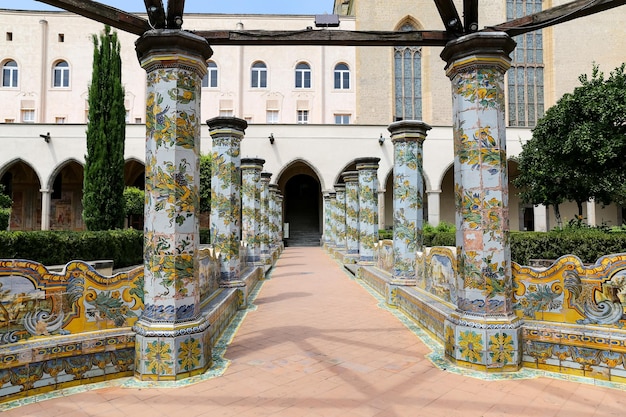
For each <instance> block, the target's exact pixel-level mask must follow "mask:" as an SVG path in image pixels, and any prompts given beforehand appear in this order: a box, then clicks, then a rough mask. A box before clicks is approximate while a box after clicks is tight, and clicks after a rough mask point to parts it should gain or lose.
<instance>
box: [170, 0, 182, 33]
mask: <svg viewBox="0 0 626 417" xmlns="http://www.w3.org/2000/svg"><path fill="white" fill-rule="evenodd" d="M184 8H185V0H168V2H167V28H168V29H180V28H181V27H182V26H183V9H184Z"/></svg>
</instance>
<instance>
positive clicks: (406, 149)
mask: <svg viewBox="0 0 626 417" xmlns="http://www.w3.org/2000/svg"><path fill="white" fill-rule="evenodd" d="M388 130H389V132H390V133H391V142H392V143H393V149H394V158H393V219H394V220H393V272H392V279H391V283H392V284H395V285H415V283H416V276H415V259H416V255H417V251H421V250H422V246H423V244H424V237H423V228H424V173H423V167H422V157H423V143H424V139H426V132H427V131H428V130H430V126H428V125H427V124H426V123H424V122H421V121H416V120H406V121H400V122H395V123H392V124H391V125H389V129H388Z"/></svg>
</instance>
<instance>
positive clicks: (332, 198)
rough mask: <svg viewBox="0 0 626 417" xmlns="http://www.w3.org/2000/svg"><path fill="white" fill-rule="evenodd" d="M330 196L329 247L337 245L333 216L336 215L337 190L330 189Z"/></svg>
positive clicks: (335, 225)
mask: <svg viewBox="0 0 626 417" xmlns="http://www.w3.org/2000/svg"><path fill="white" fill-rule="evenodd" d="M328 196H329V198H330V242H329V245H330V246H331V247H333V248H334V247H335V246H337V223H335V218H336V217H337V192H335V191H331V192H329V193H328Z"/></svg>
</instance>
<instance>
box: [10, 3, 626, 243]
mask: <svg viewBox="0 0 626 417" xmlns="http://www.w3.org/2000/svg"><path fill="white" fill-rule="evenodd" d="M561 3H564V2H562V1H559V0H556V1H551V2H550V1H543V2H542V1H541V0H488V1H483V2H481V9H480V12H481V14H480V16H479V17H480V22H481V27H482V26H489V25H494V24H498V23H502V22H504V21H506V20H509V19H512V18H517V17H521V16H523V15H526V14H529V13H533V12H536V11H540V10H542V9H545V8H548V7H552V6H555V5H558V4H561ZM335 13H336V14H338V15H339V20H340V27H339V28H340V29H343V30H410V29H438V30H439V29H443V24H442V22H441V19H440V17H439V14H438V13H437V9H436V7H435V4H434V3H433V2H432V1H430V0H421V1H414V0H411V1H409V0H391V1H384V2H383V1H382V0H368V1H358V0H336V1H335ZM622 18H626V8H624V7H621V8H616V9H613V10H611V11H610V12H605V13H600V14H597V15H594V16H590V17H585V18H582V19H578V20H574V21H572V22H568V23H563V24H559V25H556V26H554V27H551V28H548V29H543V30H541V31H536V32H532V33H529V34H526V35H523V36H521V37H518V38H516V41H517V48H516V49H515V50H514V51H513V53H512V54H511V58H512V67H511V69H510V70H509V71H508V73H507V78H506V79H507V81H506V82H507V91H506V93H507V97H506V101H507V124H508V127H507V132H506V133H507V153H508V158H509V167H508V170H509V179H513V178H515V175H516V172H517V164H516V163H515V162H514V157H515V155H517V154H519V152H520V151H521V146H522V144H523V143H524V142H525V141H527V140H528V139H530V137H531V135H532V132H531V129H532V127H533V126H534V125H535V124H536V122H537V120H538V119H539V118H540V117H541V116H542V114H543V113H544V111H545V109H547V108H548V107H550V106H552V105H553V104H555V103H556V101H557V100H558V99H559V98H560V97H561V96H562V95H563V94H564V93H566V92H570V91H572V90H573V88H574V87H576V85H577V84H578V76H579V75H580V74H582V73H590V72H591V69H592V65H593V63H594V62H595V63H596V64H598V65H600V68H601V70H603V71H604V72H606V73H608V72H609V71H610V70H612V69H613V68H615V67H617V66H618V65H620V64H621V63H622V62H623V61H624V60H625V58H624V53H623V51H624V50H626V39H625V38H624V36H622V34H621V32H620V31H621V30H623V29H620V28H619V27H618V25H615V23H614V22H618V21H621V20H622ZM0 27H1V28H2V29H1V32H4V33H0V67H1V68H2V84H1V86H0V103H1V105H0V143H2V148H1V149H2V150H1V151H0V181H1V182H2V183H3V184H4V185H5V186H6V188H7V190H8V191H9V193H10V195H11V197H12V198H13V202H14V203H13V210H12V216H11V224H10V229H11V230H39V229H44V230H45V229H71V230H81V229H84V227H85V226H84V224H83V222H82V216H81V212H82V205H81V199H82V182H83V165H84V161H85V152H86V143H85V132H86V122H87V113H88V107H87V90H88V85H89V80H90V78H91V70H92V66H91V61H92V53H93V46H92V41H91V36H92V34H97V33H99V32H100V31H101V30H102V29H103V28H102V25H101V24H98V23H95V22H93V21H90V20H88V19H86V18H83V17H80V16H77V15H74V14H71V13H67V12H33V11H19V10H0ZM184 28H187V29H194V30H216V29H225V30H236V29H265V30H274V29H285V30H334V29H333V28H316V26H315V16H287V15H223V14H189V15H186V17H185V22H184ZM118 36H119V38H120V42H121V45H122V51H121V52H122V62H123V70H122V72H123V80H122V81H123V84H124V88H125V93H126V97H125V105H126V111H127V120H126V122H127V129H126V149H125V158H126V167H125V177H126V183H127V185H135V186H138V187H143V182H144V167H145V161H144V159H145V155H144V154H145V138H146V131H145V121H146V119H145V114H146V105H145V97H146V80H145V77H146V72H145V71H144V70H143V69H142V68H141V67H140V65H139V63H138V60H137V56H136V53H135V49H134V42H135V40H136V37H135V36H134V35H130V34H128V33H124V32H118ZM213 50H214V54H213V56H212V58H211V59H210V61H209V62H208V63H207V67H208V75H207V76H206V77H205V79H204V81H203V88H202V99H201V100H202V101H201V112H202V120H208V119H210V118H213V117H215V116H236V117H238V118H241V119H244V120H246V121H247V122H248V127H247V129H246V131H245V137H244V139H243V140H242V142H241V155H242V157H250V158H261V159H263V160H264V161H265V163H264V166H263V170H264V171H265V172H269V173H271V174H272V177H271V183H273V184H276V185H278V187H279V189H280V191H281V193H282V194H283V195H284V198H285V199H284V205H285V206H284V222H285V223H289V224H290V230H291V231H292V232H293V233H294V234H295V233H297V232H301V231H302V232H304V231H308V232H312V233H319V234H321V233H322V230H323V224H322V223H323V218H324V217H323V213H322V212H323V193H325V192H329V191H332V190H333V188H334V186H335V184H339V183H342V182H343V178H342V175H341V174H342V173H343V172H345V171H350V170H353V169H354V167H355V160H356V159H358V158H362V157H377V158H380V163H379V169H378V180H379V194H378V198H379V211H380V213H379V214H380V215H379V223H380V224H379V226H380V228H385V227H391V225H392V224H393V221H392V207H391V206H392V196H391V195H390V194H391V193H390V192H386V191H387V190H391V189H392V186H391V182H392V177H393V175H392V169H393V145H392V143H391V140H390V138H389V132H388V130H387V127H388V125H389V124H390V123H392V122H394V121H397V120H409V119H418V120H423V121H424V122H426V123H427V124H428V125H430V126H432V129H431V130H430V131H429V132H428V136H427V138H426V140H425V142H424V164H423V166H424V179H425V184H424V185H425V187H424V190H425V194H426V197H427V198H426V199H425V200H426V201H425V203H426V209H425V214H426V216H427V221H428V222H429V223H431V224H437V223H438V222H440V221H446V222H449V223H454V215H455V209H454V181H453V176H454V172H453V171H454V168H453V166H454V150H453V147H454V145H453V139H452V127H451V126H452V102H451V91H450V81H449V80H448V79H447V77H446V74H445V72H444V66H445V62H444V61H443V60H442V59H441V58H440V56H439V55H440V53H441V50H442V48H436V47H420V48H417V47H398V48H393V47H350V46H214V47H213ZM201 135H202V139H201V140H202V152H203V153H208V152H209V150H210V146H211V140H210V136H209V130H208V128H207V126H206V125H205V126H204V127H203V129H202V133H201ZM509 209H510V227H511V230H548V229H550V228H552V227H554V225H555V221H554V217H553V214H552V210H551V209H550V208H547V207H543V206H538V207H533V206H532V205H527V204H523V203H522V202H521V201H519V198H518V197H517V192H516V189H515V187H514V186H512V185H511V186H510V200H509ZM561 213H562V214H563V215H564V216H565V218H566V219H567V218H572V217H573V216H574V214H575V213H576V205H575V204H574V203H572V204H566V205H564V206H563V207H561ZM585 216H586V217H587V219H588V222H589V223H591V224H599V223H601V222H604V223H606V224H608V225H616V224H621V223H622V210H621V208H619V207H615V206H609V207H602V206H600V205H597V204H594V203H593V202H589V203H588V204H587V205H586V207H585Z"/></svg>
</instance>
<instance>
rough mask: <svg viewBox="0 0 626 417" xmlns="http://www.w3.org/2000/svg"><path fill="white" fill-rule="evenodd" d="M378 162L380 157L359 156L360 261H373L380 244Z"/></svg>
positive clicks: (367, 262) (357, 166)
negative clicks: (377, 246)
mask: <svg viewBox="0 0 626 417" xmlns="http://www.w3.org/2000/svg"><path fill="white" fill-rule="evenodd" d="M378 162H380V158H358V159H357V160H356V170H357V172H358V173H359V263H365V264H369V263H373V262H374V250H375V246H376V245H377V244H378V174H377V171H378Z"/></svg>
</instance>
